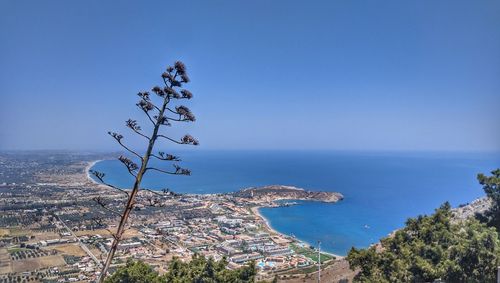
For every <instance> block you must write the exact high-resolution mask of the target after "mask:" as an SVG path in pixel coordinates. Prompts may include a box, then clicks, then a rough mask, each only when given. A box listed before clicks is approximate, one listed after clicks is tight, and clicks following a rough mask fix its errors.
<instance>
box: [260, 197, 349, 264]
mask: <svg viewBox="0 0 500 283" xmlns="http://www.w3.org/2000/svg"><path fill="white" fill-rule="evenodd" d="M262 207H263V206H252V207H251V208H250V210H251V211H252V213H253V214H254V215H256V216H257V217H259V218H260V219H261V220H262V221H264V223H265V225H266V229H267V230H269V231H270V232H271V233H275V234H279V235H281V236H283V237H287V238H293V239H294V240H293V241H295V242H299V243H303V244H305V245H308V246H313V245H311V244H310V243H308V242H306V241H303V240H300V239H298V238H294V237H292V236H290V235H287V234H284V233H281V232H279V231H277V230H276V229H274V228H273V227H272V226H271V222H269V220H268V219H267V218H266V217H264V216H263V215H262V214H261V213H260V211H259V210H260V209H261V208H262ZM321 253H322V254H327V255H330V256H333V257H335V258H336V259H343V258H345V256H342V255H338V254H334V253H331V252H327V251H321Z"/></svg>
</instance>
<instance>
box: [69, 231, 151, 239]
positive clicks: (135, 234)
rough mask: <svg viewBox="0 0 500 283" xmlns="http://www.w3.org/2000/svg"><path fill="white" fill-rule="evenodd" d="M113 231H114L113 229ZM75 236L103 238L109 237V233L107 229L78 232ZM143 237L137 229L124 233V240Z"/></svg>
mask: <svg viewBox="0 0 500 283" xmlns="http://www.w3.org/2000/svg"><path fill="white" fill-rule="evenodd" d="M111 230H112V229H111ZM75 235H77V236H84V235H101V236H109V235H110V234H109V231H108V230H106V229H98V230H84V231H76V232H75ZM138 236H141V234H140V232H139V231H137V230H135V229H127V230H125V232H124V233H123V237H124V238H132V237H138Z"/></svg>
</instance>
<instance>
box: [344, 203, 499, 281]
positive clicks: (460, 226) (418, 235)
mask: <svg viewBox="0 0 500 283" xmlns="http://www.w3.org/2000/svg"><path fill="white" fill-rule="evenodd" d="M451 218H452V212H451V208H450V204H449V203H445V204H443V205H442V206H441V207H440V208H439V209H437V210H436V212H435V213H434V214H432V215H430V216H419V217H418V218H410V219H409V220H408V221H407V223H406V227H404V228H403V229H401V230H398V231H397V232H396V233H395V234H394V236H393V237H388V238H385V239H383V240H381V247H378V248H376V247H370V248H368V249H360V250H358V249H355V248H352V249H351V251H350V252H349V255H348V256H347V259H348V261H349V264H350V266H351V268H352V269H360V272H359V273H358V274H357V276H356V277H355V281H357V282H433V281H435V280H437V279H441V280H444V281H445V282H496V274H497V266H498V265H499V264H500V240H499V238H498V234H497V232H496V230H495V229H494V228H492V227H487V226H486V225H485V224H483V223H480V222H479V221H478V220H476V219H470V220H467V221H465V222H458V223H452V221H451Z"/></svg>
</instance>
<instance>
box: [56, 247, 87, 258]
mask: <svg viewBox="0 0 500 283" xmlns="http://www.w3.org/2000/svg"><path fill="white" fill-rule="evenodd" d="M51 249H54V250H57V251H59V252H60V253H62V254H66V255H74V256H86V255H87V253H85V251H84V250H82V248H81V247H80V246H79V245H78V244H69V245H60V246H54V247H51Z"/></svg>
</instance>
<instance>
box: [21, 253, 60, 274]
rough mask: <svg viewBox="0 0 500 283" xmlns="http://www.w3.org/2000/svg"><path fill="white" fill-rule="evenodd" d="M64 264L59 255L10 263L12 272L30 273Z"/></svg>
mask: <svg viewBox="0 0 500 283" xmlns="http://www.w3.org/2000/svg"><path fill="white" fill-rule="evenodd" d="M65 264H66V262H65V261H64V258H63V257H62V256H60V255H51V256H42V257H38V258H31V259H25V260H16V261H12V271H13V272H23V271H32V270H35V269H42V268H47V267H51V266H63V265H65Z"/></svg>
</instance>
